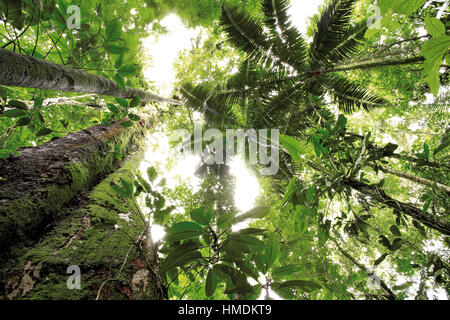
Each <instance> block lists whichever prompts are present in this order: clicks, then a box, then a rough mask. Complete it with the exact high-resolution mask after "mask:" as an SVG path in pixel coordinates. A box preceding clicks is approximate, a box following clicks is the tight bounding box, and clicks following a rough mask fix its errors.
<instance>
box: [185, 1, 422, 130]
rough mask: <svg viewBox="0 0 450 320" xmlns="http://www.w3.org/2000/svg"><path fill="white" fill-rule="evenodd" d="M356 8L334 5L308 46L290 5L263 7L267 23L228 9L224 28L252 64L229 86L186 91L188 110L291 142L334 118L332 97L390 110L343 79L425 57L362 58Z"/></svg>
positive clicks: (348, 107)
mask: <svg viewBox="0 0 450 320" xmlns="http://www.w3.org/2000/svg"><path fill="white" fill-rule="evenodd" d="M355 2H356V1H355V0H332V1H330V3H329V4H328V5H327V6H326V8H325V10H323V12H322V13H321V16H320V18H319V19H318V20H317V21H316V28H315V30H316V32H315V35H314V37H313V40H312V42H311V44H309V45H308V43H307V42H306V40H305V38H304V37H303V36H302V35H301V34H300V32H299V31H298V30H297V29H296V28H295V27H294V26H293V25H292V23H291V21H290V20H289V16H288V14H287V12H288V8H289V0H263V1H262V11H263V15H264V18H263V19H257V18H254V17H251V16H249V15H248V14H246V13H245V12H244V11H243V10H242V9H240V8H238V7H235V6H233V5H230V4H224V5H223V7H222V16H221V25H222V27H223V28H224V30H225V31H226V33H227V34H228V37H229V41H230V42H231V44H232V45H233V46H235V47H236V48H237V49H238V50H239V51H241V52H242V53H244V54H245V56H246V58H247V60H245V62H243V63H242V65H241V66H240V68H239V71H238V72H237V73H236V74H235V75H233V76H232V77H231V78H230V79H229V80H228V81H227V83H226V84H223V85H214V84H212V83H203V84H201V85H199V86H193V85H192V84H183V86H182V88H181V90H182V92H183V95H184V97H185V98H186V103H187V105H188V106H189V107H191V108H193V109H195V110H198V111H203V112H206V111H208V114H207V115H205V116H206V117H207V118H212V119H215V120H216V122H219V123H220V124H224V123H227V124H228V125H240V126H241V127H242V126H244V127H253V128H257V127H264V126H267V125H270V126H274V125H275V126H280V127H282V128H285V133H286V134H289V135H294V136H298V135H299V134H301V133H302V132H303V131H304V130H305V129H307V128H309V127H311V126H312V125H313V124H315V123H318V122H319V123H320V122H321V123H323V122H325V121H327V120H329V119H330V118H331V114H330V113H329V111H328V110H327V108H326V104H325V102H324V101H325V97H327V96H328V97H329V98H331V100H332V101H333V102H334V103H336V104H337V106H338V107H339V109H340V110H341V111H344V112H351V111H353V110H354V109H356V108H364V109H366V110H367V109H371V108H375V107H379V106H383V105H386V104H387V101H385V100H384V99H383V98H381V97H379V96H377V95H376V94H374V93H372V92H370V90H369V89H368V88H366V87H365V86H364V85H362V84H360V83H358V82H356V81H353V80H350V79H348V78H347V77H345V72H347V71H351V70H361V69H367V68H375V67H381V66H388V65H402V64H409V63H417V62H420V61H423V57H420V56H419V57H406V58H405V57H400V56H396V57H389V58H384V60H379V59H378V60H377V59H367V58H361V57H358V56H357V54H358V46H359V45H360V43H361V41H362V40H363V39H364V34H365V31H366V30H367V26H368V24H367V23H366V21H362V22H359V23H356V24H353V23H352V22H351V15H352V13H353V5H354V3H355ZM294 124H295V125H294Z"/></svg>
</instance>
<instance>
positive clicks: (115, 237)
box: [0, 148, 167, 300]
mask: <svg viewBox="0 0 450 320" xmlns="http://www.w3.org/2000/svg"><path fill="white" fill-rule="evenodd" d="M143 149H144V148H139V149H138V151H137V152H136V153H135V154H133V155H132V157H130V158H129V159H128V160H127V161H126V162H125V163H124V165H123V166H122V167H121V168H120V169H119V170H117V171H116V172H114V173H113V174H111V175H110V176H108V177H107V178H106V179H104V180H103V181H101V182H100V183H99V184H98V185H97V186H96V187H95V188H94V189H93V190H91V191H90V192H89V193H86V194H83V195H81V196H79V197H78V199H76V201H73V202H72V203H71V204H70V205H69V206H66V207H65V208H64V209H62V210H61V211H60V212H61V213H60V216H61V217H62V219H60V220H59V221H58V222H57V223H55V226H54V227H53V228H52V229H51V230H50V231H49V232H47V233H46V234H45V236H44V237H43V239H42V240H41V241H40V242H39V243H38V244H36V245H34V246H33V247H31V248H30V249H28V250H27V251H26V253H25V254H24V255H22V256H21V257H20V259H19V262H18V263H16V264H14V265H12V264H11V263H10V264H9V265H7V266H6V267H4V268H3V269H2V272H3V274H2V278H1V284H2V285H3V286H2V287H3V290H2V292H0V297H3V298H7V299H30V300H42V299H51V300H53V299H58V300H68V299H70V300H72V299H76V300H85V299H97V298H98V299H102V300H103V299H114V300H123V299H147V300H149V299H154V300H160V299H167V290H166V288H165V287H164V285H163V282H162V281H161V279H160V277H159V276H158V265H159V262H158V258H157V256H156V254H155V253H154V254H153V255H152V254H151V252H149V251H148V250H147V248H146V245H145V244H146V242H147V239H145V235H146V234H147V232H146V231H147V230H146V225H145V223H144V221H142V220H141V219H140V217H139V216H138V214H137V213H136V210H133V209H132V207H130V206H132V205H133V204H129V203H127V202H126V201H125V200H124V199H123V198H121V197H119V196H118V195H117V194H116V193H115V192H114V191H113V189H112V188H111V184H113V183H119V184H120V179H125V180H127V181H132V180H133V178H134V176H135V172H136V171H138V170H139V165H140V163H141V161H142V158H143V154H144V150H143ZM69 266H75V268H79V270H80V278H79V279H80V283H79V284H80V286H79V288H76V287H75V288H73V287H70V285H72V284H76V282H75V283H74V281H72V280H73V278H72V280H71V278H69V277H70V276H71V274H70V272H69V271H68V267H69ZM0 289H1V288H0Z"/></svg>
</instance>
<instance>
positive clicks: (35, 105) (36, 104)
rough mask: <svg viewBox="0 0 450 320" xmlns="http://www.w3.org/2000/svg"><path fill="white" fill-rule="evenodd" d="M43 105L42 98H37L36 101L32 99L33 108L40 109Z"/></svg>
mask: <svg viewBox="0 0 450 320" xmlns="http://www.w3.org/2000/svg"><path fill="white" fill-rule="evenodd" d="M43 103H44V98H42V97H37V98H36V99H34V104H33V106H34V107H35V108H40V107H42V104H43Z"/></svg>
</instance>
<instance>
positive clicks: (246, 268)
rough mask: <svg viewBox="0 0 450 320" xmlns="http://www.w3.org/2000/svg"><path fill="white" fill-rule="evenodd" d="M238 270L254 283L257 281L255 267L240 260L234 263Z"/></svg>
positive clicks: (257, 276) (257, 275)
mask: <svg viewBox="0 0 450 320" xmlns="http://www.w3.org/2000/svg"><path fill="white" fill-rule="evenodd" d="M235 263H236V265H237V266H238V268H239V269H241V271H242V272H244V273H245V274H247V275H249V276H250V277H252V278H253V279H255V280H256V281H258V278H259V274H258V272H257V271H256V269H255V267H254V266H253V265H252V264H251V263H250V262H249V261H247V260H240V261H236V262H235Z"/></svg>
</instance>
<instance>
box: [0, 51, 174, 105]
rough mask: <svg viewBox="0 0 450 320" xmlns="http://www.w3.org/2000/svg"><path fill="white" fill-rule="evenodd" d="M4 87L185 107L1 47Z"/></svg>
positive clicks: (0, 74) (99, 77)
mask: <svg viewBox="0 0 450 320" xmlns="http://www.w3.org/2000/svg"><path fill="white" fill-rule="evenodd" d="M0 70H1V71H0V85H5V86H16V87H26V88H36V89H44V90H59V91H71V92H84V93H95V94H100V95H106V96H111V97H116V98H124V99H132V98H134V97H135V96H139V97H140V98H141V101H148V102H150V101H155V102H162V103H170V104H174V105H181V102H179V101H176V100H172V99H167V98H162V97H159V96H157V95H154V94H152V93H148V92H145V91H143V90H139V89H133V88H130V87H126V89H125V90H123V89H121V88H120V87H119V86H118V85H117V84H116V83H115V82H114V81H112V80H109V79H107V78H104V77H101V76H97V75H93V74H90V73H87V72H85V71H81V70H77V69H73V68H70V67H66V66H62V65H58V64H55V63H52V62H49V61H45V60H41V59H36V58H33V57H28V56H24V55H21V54H18V53H15V52H11V51H8V50H5V49H2V48H0Z"/></svg>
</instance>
